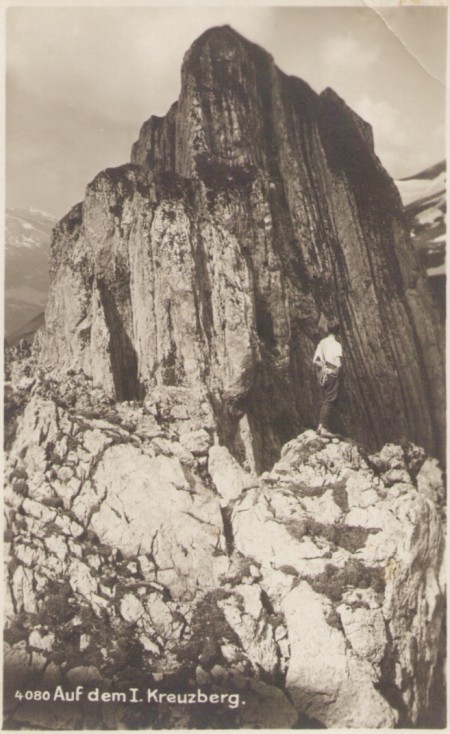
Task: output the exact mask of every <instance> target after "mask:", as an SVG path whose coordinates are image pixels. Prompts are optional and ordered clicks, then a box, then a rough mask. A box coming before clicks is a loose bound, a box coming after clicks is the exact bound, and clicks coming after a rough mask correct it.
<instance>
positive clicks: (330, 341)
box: [313, 321, 342, 438]
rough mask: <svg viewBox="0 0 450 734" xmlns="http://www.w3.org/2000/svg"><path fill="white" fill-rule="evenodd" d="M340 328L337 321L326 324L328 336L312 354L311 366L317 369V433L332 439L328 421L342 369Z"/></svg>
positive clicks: (335, 400)
mask: <svg viewBox="0 0 450 734" xmlns="http://www.w3.org/2000/svg"><path fill="white" fill-rule="evenodd" d="M339 331H340V327H339V323H338V322H337V321H332V322H330V323H329V324H328V336H326V337H325V338H324V339H322V340H321V341H320V342H319V344H318V346H317V349H316V351H315V353H314V358H313V364H314V365H316V367H317V368H318V382H319V386H320V393H321V400H320V415H319V426H318V428H317V433H318V434H319V435H320V436H324V437H328V438H332V437H333V436H334V435H335V434H333V433H332V432H331V430H330V421H331V416H332V413H333V411H334V409H335V405H336V402H337V399H338V396H339V382H340V373H341V368H342V346H341V344H340V343H339V341H338V340H337V338H336V337H337V336H338V335H339Z"/></svg>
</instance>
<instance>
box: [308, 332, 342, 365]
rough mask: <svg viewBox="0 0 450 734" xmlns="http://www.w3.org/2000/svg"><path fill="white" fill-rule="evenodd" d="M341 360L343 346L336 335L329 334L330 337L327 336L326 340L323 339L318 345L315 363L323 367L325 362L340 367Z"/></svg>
mask: <svg viewBox="0 0 450 734" xmlns="http://www.w3.org/2000/svg"><path fill="white" fill-rule="evenodd" d="M341 359H342V346H341V344H339V342H338V341H337V339H336V337H335V336H334V334H328V336H326V337H325V339H322V341H320V342H319V344H318V345H317V349H316V351H315V353H314V359H313V363H314V364H320V365H322V364H323V363H324V362H329V363H330V364H334V365H335V366H336V367H339V366H340V363H341V362H340V360H341Z"/></svg>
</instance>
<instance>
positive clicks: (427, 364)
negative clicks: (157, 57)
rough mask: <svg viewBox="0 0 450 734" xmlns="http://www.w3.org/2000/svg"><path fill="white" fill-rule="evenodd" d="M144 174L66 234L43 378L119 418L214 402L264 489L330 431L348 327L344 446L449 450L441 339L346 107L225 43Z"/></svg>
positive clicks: (231, 36) (145, 161)
mask: <svg viewBox="0 0 450 734" xmlns="http://www.w3.org/2000/svg"><path fill="white" fill-rule="evenodd" d="M131 161H132V162H131V163H130V164H127V165H124V166H122V167H119V168H115V169H107V170H105V171H103V172H102V173H100V174H99V175H98V176H97V177H96V178H95V179H94V180H93V181H92V183H91V184H89V186H88V187H87V190H86V198H85V200H84V202H83V203H82V204H78V205H77V206H75V207H74V208H73V209H72V210H71V212H69V214H68V215H67V216H66V217H65V218H64V219H63V220H62V221H61V222H60V223H59V225H58V226H57V227H56V229H55V234H54V239H53V245H52V286H51V291H50V297H49V304H48V308H47V311H46V326H45V329H44V330H43V331H42V333H41V335H40V340H39V342H40V361H41V364H42V365H43V366H44V367H45V368H46V369H48V370H49V371H50V372H53V373H54V374H59V375H64V374H65V372H66V370H67V369H76V370H77V369H80V368H81V369H83V370H84V371H85V373H86V374H87V375H89V376H91V377H92V378H93V381H94V384H95V385H102V386H103V387H104V388H105V389H106V390H107V391H108V392H109V394H110V395H111V396H113V397H115V398H117V399H118V400H124V399H135V398H142V397H143V396H144V395H145V394H147V393H148V392H149V391H150V390H151V389H153V388H154V387H155V386H161V385H167V386H181V387H190V388H193V389H199V388H200V387H202V388H203V387H204V388H206V391H207V400H208V402H209V404H210V405H211V407H212V410H213V415H214V420H215V425H216V427H217V430H218V432H219V434H220V440H221V443H222V444H224V445H226V446H227V447H228V448H229V449H230V450H231V452H232V454H233V455H234V456H235V457H237V458H238V459H239V460H240V461H241V462H242V461H246V462H247V464H248V465H249V466H250V467H252V468H253V469H255V470H256V471H262V470H263V469H265V468H269V467H270V466H272V464H273V462H274V461H275V460H276V459H277V458H278V456H279V451H280V448H281V446H282V444H283V443H285V442H286V441H287V440H289V439H290V438H292V437H293V436H295V435H297V434H298V433H299V431H300V430H301V429H303V428H305V427H307V426H312V425H314V422H315V420H316V418H317V409H316V399H317V395H316V392H315V390H316V387H315V384H314V375H313V369H312V365H311V359H312V355H313V351H314V348H315V345H316V343H317V341H318V339H319V338H320V336H321V335H322V328H323V325H324V323H325V321H326V319H329V318H330V317H337V318H339V320H340V322H341V324H342V329H343V335H342V336H343V345H344V354H345V386H344V391H345V396H346V397H345V401H344V405H343V408H342V424H343V425H342V430H343V431H344V432H345V433H346V434H347V435H352V436H354V437H356V438H357V439H358V440H359V441H361V442H362V443H363V444H364V445H365V446H366V447H368V449H369V450H375V449H379V448H380V447H381V446H382V445H383V443H385V442H386V441H395V442H399V441H401V440H405V439H410V440H414V441H415V442H417V443H418V444H420V445H422V446H424V447H425V448H426V449H427V451H429V452H430V453H432V454H436V453H437V452H439V451H442V446H443V435H444V430H443V428H444V419H443V405H444V396H443V368H442V364H443V362H442V343H443V342H442V334H441V333H440V331H439V326H438V325H437V319H435V317H434V306H433V304H432V299H431V296H430V293H429V290H428V287H427V284H426V278H425V274H424V272H423V271H422V270H421V268H420V266H419V265H418V262H417V259H416V256H415V254H414V252H413V249H412V248H411V245H410V242H409V238H408V235H407V231H406V228H405V223H404V219H403V208H402V205H401V201H400V197H399V194H398V191H397V189H396V188H395V186H394V184H393V182H392V180H391V179H390V177H389V176H388V174H387V173H386V171H384V169H383V168H382V166H381V164H380V162H379V160H378V158H377V157H376V155H375V152H374V147H373V138H372V132H371V129H370V126H369V125H368V124H367V123H365V122H364V121H363V120H362V119H361V118H359V117H358V116H357V115H356V114H355V113H354V112H353V111H352V110H350V109H349V108H348V107H347V105H346V104H345V103H344V102H343V100H341V99H340V98H339V97H338V96H337V95H336V94H335V93H334V92H332V91H331V90H328V89H327V90H325V91H324V92H323V93H322V94H320V95H318V94H316V93H315V92H314V91H313V90H312V89H310V87H308V85H307V84H306V83H305V82H303V81H301V80H300V79H297V78H294V77H289V76H286V75H285V74H284V73H282V72H281V71H280V70H279V69H277V67H276V66H275V64H274V62H273V59H272V57H271V56H270V55H269V54H267V53H266V52H265V51H264V50H262V49H261V48H259V47H258V46H256V45H254V44H252V43H250V42H249V41H247V40H246V39H244V38H243V37H242V36H240V35H239V34H238V33H236V32H235V31H234V30H233V29H231V28H230V27H228V26H224V27H221V28H213V29H211V30H209V31H207V32H206V33H204V34H203V35H202V36H201V37H200V38H199V39H198V40H197V41H196V42H195V43H194V44H193V46H192V47H191V49H190V50H189V51H188V53H187V54H186V56H185V59H184V63H183V68H182V86H181V93H180V98H179V100H178V102H176V103H175V104H174V105H173V106H172V107H171V109H170V110H169V112H168V113H167V115H166V116H165V117H162V118H157V117H151V118H150V119H149V120H148V121H147V122H146V123H145V124H144V125H143V127H142V130H141V132H140V135H139V139H138V141H137V142H136V143H135V144H134V146H133V150H132V156H131Z"/></svg>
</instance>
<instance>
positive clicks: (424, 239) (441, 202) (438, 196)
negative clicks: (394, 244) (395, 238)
mask: <svg viewBox="0 0 450 734" xmlns="http://www.w3.org/2000/svg"><path fill="white" fill-rule="evenodd" d="M446 179H447V171H446V164H445V161H442V162H441V163H438V164H437V165H435V166H432V167H431V168H427V169H426V171H422V172H421V173H418V174H417V175H415V176H410V177H409V178H403V179H401V180H399V181H396V182H395V183H396V185H397V188H398V190H399V192H400V196H401V197H402V201H403V205H404V206H405V213H406V216H407V219H408V222H409V226H410V230H411V237H412V241H413V244H414V246H415V247H416V250H417V252H418V253H419V257H420V259H421V261H422V263H423V265H424V266H425V268H426V269H427V272H428V275H429V276H430V277H433V276H444V275H445V241H446V226H445V218H446V183H447V182H446Z"/></svg>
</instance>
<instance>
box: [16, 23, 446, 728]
mask: <svg viewBox="0 0 450 734" xmlns="http://www.w3.org/2000/svg"><path fill="white" fill-rule="evenodd" d="M51 276H52V283H51V288H50V294H49V301H48V306H47V309H46V314H45V326H44V328H43V329H42V330H41V331H40V332H39V333H38V335H37V336H36V339H35V345H34V349H33V353H31V354H29V353H28V351H27V350H22V351H21V350H20V349H19V350H18V353H16V354H14V355H12V357H11V360H10V361H9V362H8V365H7V367H8V375H7V378H8V379H7V386H6V402H7V405H6V408H7V432H6V439H7V444H8V445H7V448H8V453H9V456H8V460H7V465H6V475H7V487H6V489H5V513H6V523H7V524H6V534H5V541H6V544H7V546H6V552H5V556H6V557H7V558H8V561H9V562H8V583H7V601H6V604H5V616H6V619H7V632H6V641H7V642H6V646H5V649H6V654H5V661H6V662H5V668H6V670H7V675H5V680H7V681H8V684H9V688H8V689H7V691H6V693H5V710H6V725H7V726H10V727H11V728H15V729H16V728H21V727H22V728H23V727H25V728H26V727H32V728H33V727H35V728H36V727H38V728H42V729H48V728H55V729H77V728H78V729H83V728H88V729H95V728H98V729H105V728H109V729H122V728H125V729H127V728H132V729H133V728H140V729H148V728H169V729H170V728H205V724H206V727H207V728H211V727H212V728H240V727H243V728H253V727H254V728H261V726H264V727H268V728H282V729H283V728H290V727H292V728H308V727H310V726H311V727H317V726H324V727H333V728H334V727H335V728H348V727H363V728H369V727H375V728H381V727H391V728H393V727H396V726H397V727H408V726H422V725H423V726H429V725H433V724H434V723H436V720H437V718H438V717H437V718H436V716H434V714H433V707H434V704H435V703H436V701H437V702H438V704H439V705H438V706H436V707H435V708H436V710H437V709H439V712H442V709H443V707H442V706H441V699H442V672H443V661H442V657H443V649H444V646H443V644H442V637H443V633H442V625H443V619H444V602H443V595H444V591H443V590H444V573H443V544H444V533H443V522H442V520H443V508H442V505H443V481H442V472H441V470H440V468H439V465H438V462H437V460H436V458H430V457H429V456H427V453H426V452H429V453H432V454H435V453H436V452H437V451H438V450H439V442H440V441H441V440H442V438H443V433H441V429H442V426H443V377H442V369H443V362H442V333H441V331H440V325H439V322H438V321H437V320H436V318H435V312H434V306H433V302H432V297H431V294H430V292H429V290H428V288H427V284H426V279H425V275H424V273H423V271H422V270H421V268H420V266H419V264H418V262H417V259H416V256H415V254H414V251H413V249H412V248H411V244H410V241H409V238H408V234H407V231H406V229H405V223H404V217H403V209H402V207H401V203H400V199H399V195H398V191H397V189H396V188H395V186H394V184H393V182H392V181H391V179H390V178H389V176H388V174H387V173H386V172H385V171H384V170H383V168H382V166H381V164H380V162H379V160H378V159H377V158H376V156H375V154H374V151H373V141H372V139H371V134H370V129H369V127H368V126H367V124H366V123H364V122H363V121H362V120H361V119H360V118H359V117H358V116H357V115H355V114H354V113H353V112H352V111H351V110H350V109H349V108H348V107H347V105H346V104H345V103H344V102H343V101H342V100H340V99H339V98H338V97H337V96H336V95H335V94H334V93H332V92H330V91H325V92H324V93H323V94H322V95H317V94H315V92H313V91H312V90H311V89H310V88H309V87H308V85H307V84H305V83H304V82H302V81H301V80H298V79H295V78H293V77H288V76H286V75H285V74H283V73H282V72H281V71H279V70H278V69H277V68H276V66H275V64H274V63H273V61H272V59H271V58H270V57H269V56H268V54H266V53H265V52H264V51H263V50H261V49H259V48H258V47H256V46H254V45H253V44H250V43H249V42H247V41H245V39H243V38H242V37H241V36H239V35H238V34H236V33H235V32H234V31H233V30H232V29H230V28H228V27H225V28H218V29H212V30H211V31H209V32H207V33H206V34H204V36H203V37H202V38H201V39H199V41H197V42H196V44H194V46H193V47H192V48H191V50H190V51H189V52H188V54H187V55H186V57H185V61H184V65H183V81H182V89H181V93H180V98H179V100H178V101H177V102H175V103H174V105H173V106H172V107H171V108H170V110H169V112H168V113H167V115H166V116H165V117H162V118H155V117H151V118H150V119H149V120H148V121H147V122H146V123H145V124H144V126H143V127H142V130H141V132H140V135H139V139H138V141H137V142H136V143H135V145H134V146H133V151H132V160H131V162H130V163H127V164H125V165H123V166H120V167H118V168H108V169H106V170H105V171H102V172H101V173H99V174H98V175H97V176H96V177H95V178H94V180H93V181H92V182H91V183H90V184H89V185H88V187H87V190H86V196H85V199H84V201H83V202H82V203H80V204H78V205H76V206H74V207H73V208H72V209H71V211H70V212H69V213H68V214H67V215H66V216H65V217H64V218H63V219H62V220H61V222H60V223H59V224H58V225H57V226H56V228H55V231H54V236H53V240H52V253H51ZM336 318H337V319H338V320H339V322H340V324H341V331H342V337H341V338H342V346H343V354H344V359H343V364H344V369H343V374H344V380H343V400H342V403H341V406H340V416H339V417H340V429H341V432H342V435H343V436H346V437H347V438H342V437H340V438H337V437H336V438H334V439H330V438H325V437H323V436H321V435H318V433H316V431H315V430H313V427H314V426H315V425H316V423H317V417H318V386H317V382H316V375H315V373H314V371H313V365H312V358H313V354H314V351H315V348H316V345H317V342H318V340H319V339H320V338H321V336H323V334H324V325H326V323H327V321H329V320H330V319H336ZM423 447H425V449H426V450H424V448H423ZM36 680H39V681H41V682H43V684H45V687H46V690H47V689H48V691H52V692H54V691H55V688H56V687H57V686H60V687H62V688H63V689H70V690H72V688H73V687H77V686H82V687H83V690H84V691H85V692H86V693H87V692H88V691H91V689H94V690H95V689H97V690H102V691H103V690H105V691H106V692H107V694H109V693H111V694H112V693H120V692H123V691H131V690H138V691H142V692H143V694H144V696H145V695H146V693H145V692H146V691H147V690H148V689H150V690H151V691H156V692H160V693H161V695H162V696H163V697H162V699H160V700H159V701H158V700H157V701H156V702H154V705H153V700H152V701H151V702H150V703H152V705H146V706H141V705H139V706H138V705H137V704H136V705H135V704H134V703H133V702H131V701H130V700H129V699H128V700H127V699H126V698H125V700H123V699H116V701H111V699H108V705H103V702H100V703H99V705H91V703H90V702H89V701H88V700H83V701H81V702H79V703H75V704H74V705H71V704H70V703H69V704H66V702H64V701H61V702H56V704H55V700H52V701H50V702H49V703H48V705H47V704H45V705H42V704H43V703H44V702H42V701H36V700H34V701H29V700H20V699H19V698H17V697H15V695H14V691H15V690H19V691H20V690H34V685H33V684H34V682H35V681H36ZM71 687H72V688H71ZM199 692H200V694H201V696H206V697H207V705H203V704H204V702H205V699H204V698H203V699H202V701H199V700H198V697H199ZM219 694H220V696H222V695H223V696H224V697H225V698H223V699H222V698H221V699H220V705H218V699H217V696H218V695H219ZM50 695H52V694H50ZM169 695H170V696H171V697H173V696H174V697H175V699H173V698H171V699H170V701H169ZM178 695H179V696H183V695H184V698H181V700H180V699H178V698H177V696H178ZM187 695H189V696H194V705H190V704H189V702H188V701H187V699H186V696H187ZM231 695H232V696H233V701H234V702H236V703H235V704H234V703H231V699H230V698H229V697H230V696H231ZM152 696H153V694H152ZM196 697H197V698H196ZM212 697H214V698H212ZM60 704H61V705H60ZM109 704H111V705H109ZM433 716H434V718H433ZM439 716H441V713H439ZM441 724H442V721H441V719H439V722H438V725H441Z"/></svg>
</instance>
